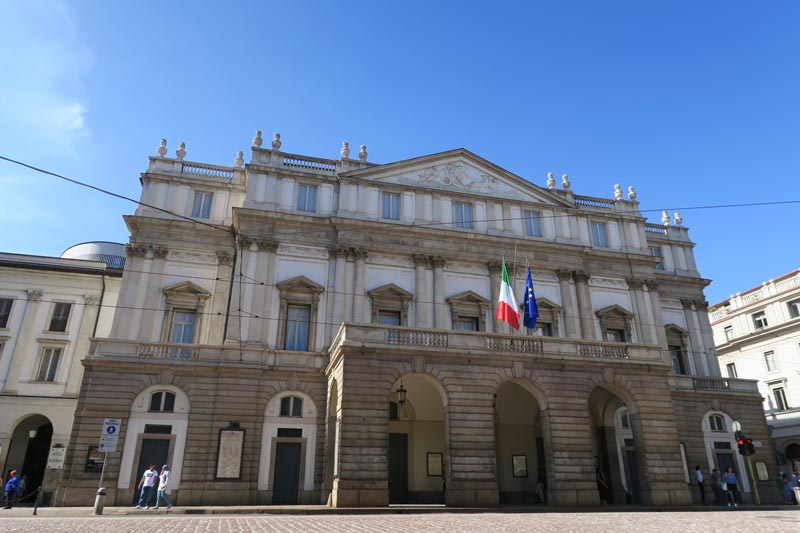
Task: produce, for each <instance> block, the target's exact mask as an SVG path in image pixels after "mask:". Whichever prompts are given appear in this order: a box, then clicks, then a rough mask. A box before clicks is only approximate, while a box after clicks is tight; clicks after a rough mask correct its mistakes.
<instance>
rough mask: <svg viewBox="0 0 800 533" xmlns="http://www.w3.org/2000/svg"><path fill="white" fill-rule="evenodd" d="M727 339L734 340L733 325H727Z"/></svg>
mask: <svg viewBox="0 0 800 533" xmlns="http://www.w3.org/2000/svg"><path fill="white" fill-rule="evenodd" d="M725 340H726V341H728V342H731V341H732V340H733V326H725Z"/></svg>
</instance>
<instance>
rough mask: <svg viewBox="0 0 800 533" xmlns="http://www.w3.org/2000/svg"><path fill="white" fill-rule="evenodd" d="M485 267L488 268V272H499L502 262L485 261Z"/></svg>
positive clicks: (501, 269)
mask: <svg viewBox="0 0 800 533" xmlns="http://www.w3.org/2000/svg"><path fill="white" fill-rule="evenodd" d="M486 268H487V269H489V274H492V275H494V274H499V273H501V272H502V271H503V264H502V263H498V262H497V261H489V262H488V263H486Z"/></svg>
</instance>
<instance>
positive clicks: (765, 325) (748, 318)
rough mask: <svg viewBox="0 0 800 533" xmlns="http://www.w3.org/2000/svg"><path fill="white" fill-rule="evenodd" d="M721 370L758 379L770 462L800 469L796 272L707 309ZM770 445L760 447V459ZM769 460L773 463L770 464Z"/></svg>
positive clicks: (799, 275) (799, 279) (799, 282)
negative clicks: (762, 451)
mask: <svg viewBox="0 0 800 533" xmlns="http://www.w3.org/2000/svg"><path fill="white" fill-rule="evenodd" d="M710 315H711V321H712V326H713V329H714V343H715V344H716V346H717V355H718V356H719V362H720V367H722V368H724V369H725V374H726V375H727V376H728V377H730V378H737V377H743V378H748V379H755V380H758V388H759V392H760V393H761V396H762V397H763V401H764V412H765V414H766V417H767V423H768V424H769V428H770V432H771V436H772V446H774V462H777V464H778V465H780V466H781V468H782V469H783V470H784V471H786V470H789V471H791V470H790V468H797V466H795V465H800V375H798V374H800V270H794V271H792V272H789V273H787V274H784V275H783V276H780V277H779V278H776V279H771V280H769V281H766V282H764V283H762V284H761V285H760V286H759V287H754V288H752V289H750V290H747V291H744V292H741V293H736V295H734V296H731V297H730V298H729V299H727V300H725V301H723V302H720V303H718V304H716V305H714V306H713V308H712V309H711V310H710ZM772 446H770V445H768V444H767V443H766V442H765V443H764V455H765V460H768V458H769V459H772V458H773V457H772V456H771V454H772V452H773V449H772ZM774 462H773V464H774Z"/></svg>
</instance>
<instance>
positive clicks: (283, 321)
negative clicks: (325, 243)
mask: <svg viewBox="0 0 800 533" xmlns="http://www.w3.org/2000/svg"><path fill="white" fill-rule="evenodd" d="M278 290H280V294H281V303H280V317H279V326H278V327H279V329H278V344H277V346H278V347H279V348H280V349H283V350H292V351H299V352H307V351H309V350H314V346H316V329H317V328H316V327H314V326H315V324H316V322H317V316H318V315H317V314H318V308H319V298H320V295H321V294H322V291H323V287H322V286H321V285H319V284H318V283H315V282H313V281H311V280H310V279H308V278H307V277H305V276H297V277H294V278H291V279H288V280H286V281H282V282H280V283H278Z"/></svg>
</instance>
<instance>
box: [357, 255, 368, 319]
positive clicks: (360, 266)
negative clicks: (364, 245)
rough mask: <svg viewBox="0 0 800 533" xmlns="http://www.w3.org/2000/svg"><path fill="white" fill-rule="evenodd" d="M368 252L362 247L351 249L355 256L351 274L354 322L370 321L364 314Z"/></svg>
mask: <svg viewBox="0 0 800 533" xmlns="http://www.w3.org/2000/svg"><path fill="white" fill-rule="evenodd" d="M368 255H369V253H368V252H367V250H364V249H356V250H353V257H354V258H355V267H356V268H355V272H354V274H353V321H354V322H371V320H370V318H369V317H368V316H366V314H365V310H366V308H367V302H366V300H367V293H366V290H365V288H364V287H365V284H366V281H367V269H366V261H367V257H368Z"/></svg>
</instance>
